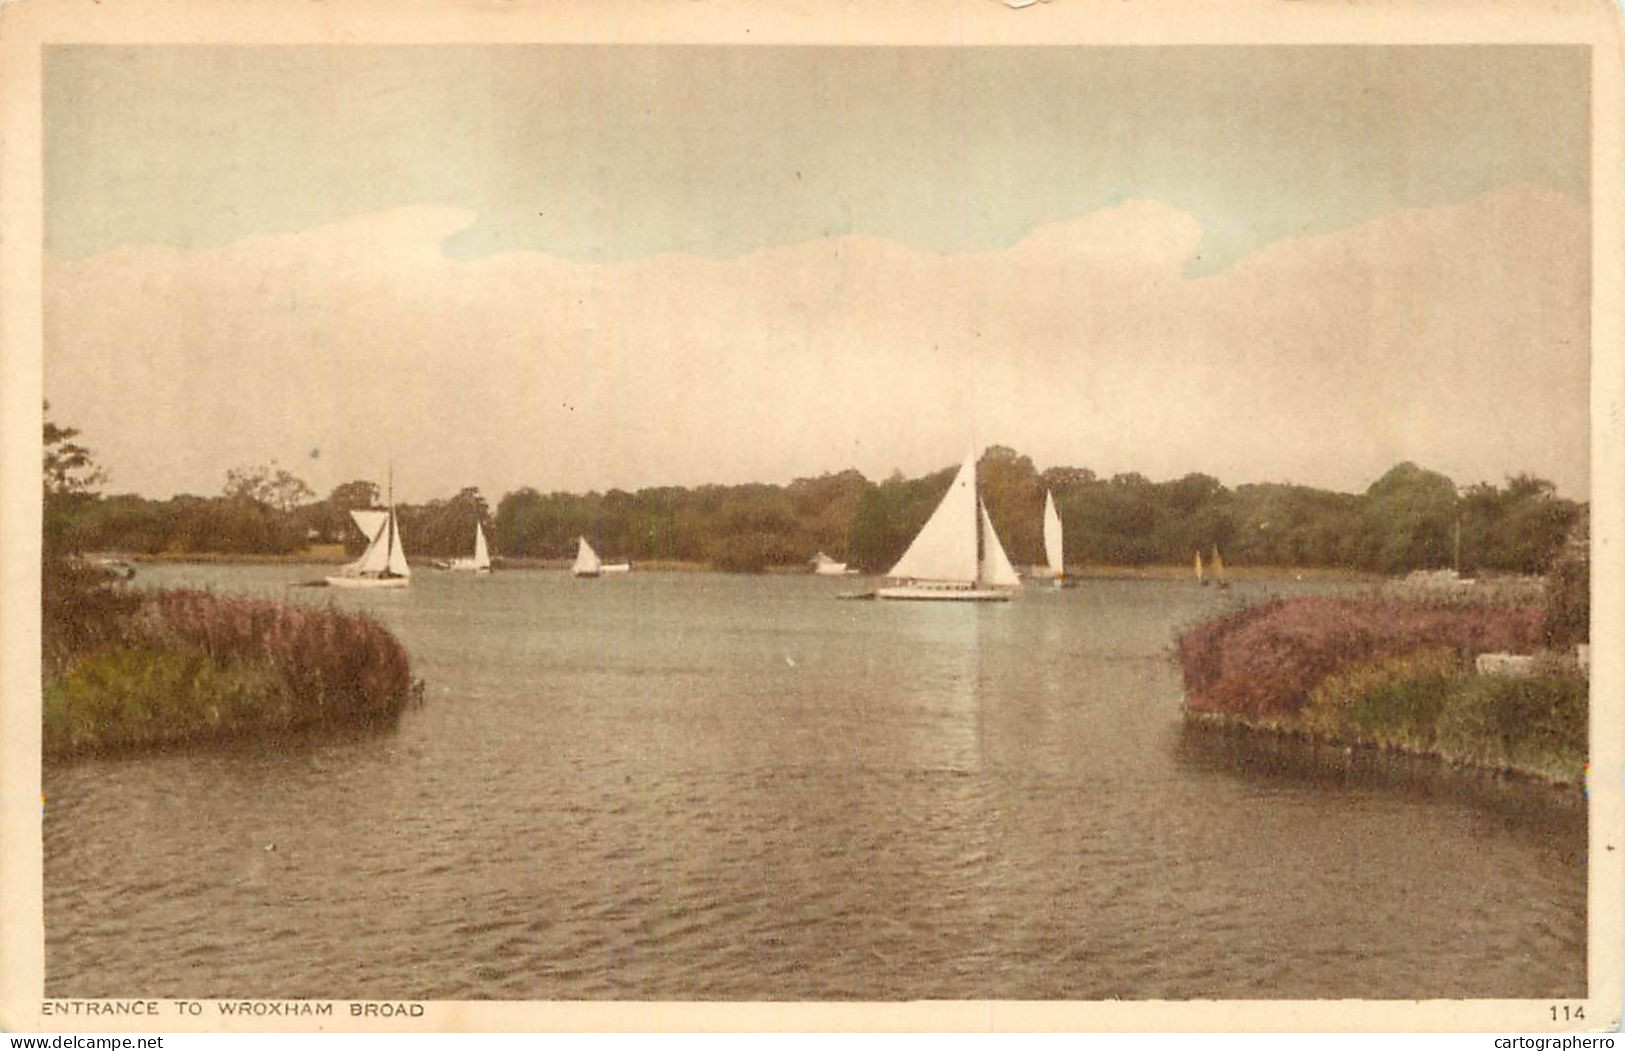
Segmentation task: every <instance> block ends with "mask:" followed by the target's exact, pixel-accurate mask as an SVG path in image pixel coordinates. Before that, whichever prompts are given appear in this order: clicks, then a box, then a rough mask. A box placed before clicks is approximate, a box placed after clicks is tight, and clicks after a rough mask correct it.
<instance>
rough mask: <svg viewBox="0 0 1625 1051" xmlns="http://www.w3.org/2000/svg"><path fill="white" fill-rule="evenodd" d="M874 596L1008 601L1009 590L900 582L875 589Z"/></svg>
mask: <svg viewBox="0 0 1625 1051" xmlns="http://www.w3.org/2000/svg"><path fill="white" fill-rule="evenodd" d="M875 598H887V599H897V600H903V601H912V602H1009V601H1010V592H1008V591H1005V590H1003V589H1001V588H944V587H926V586H922V585H919V584H900V585H897V586H895V587H889V588H877V589H875Z"/></svg>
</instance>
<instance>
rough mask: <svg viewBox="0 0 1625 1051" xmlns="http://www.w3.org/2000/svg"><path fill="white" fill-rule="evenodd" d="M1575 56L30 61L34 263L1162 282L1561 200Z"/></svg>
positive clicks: (1204, 51)
mask: <svg viewBox="0 0 1625 1051" xmlns="http://www.w3.org/2000/svg"><path fill="white" fill-rule="evenodd" d="M1587 63H1588V55H1587V52H1586V51H1585V50H1584V49H1581V48H1559V47H1553V48H1530V47H1515V48H1514V47H1395V48H1377V47H1345V48H1309V47H1303V48H1298V47H1284V48H1283V47H1174V48H1170V47H1161V48H971V49H937V48H841V49H828V48H741V47H733V48H709V47H665V48H660V47H615V48H603V47H592V48H589V47H551V46H546V47H544V46H538V47H395V48H387V47H349V48H345V47H251V48H243V47H193V48H182V47H139V48H127V47H58V48H53V49H52V50H51V52H50V54H49V58H48V65H47V77H46V96H45V114H46V121H45V127H46V132H47V199H48V210H47V218H48V231H47V245H48V248H49V249H50V251H52V252H53V253H56V254H58V255H63V256H80V255H85V254H92V253H96V252H100V251H104V250H106V249H109V248H114V247H118V246H121V245H166V246H174V247H183V248H191V247H204V246H212V245H218V244H222V243H227V242H230V241H232V240H235V239H237V238H240V237H242V236H244V235H246V234H253V233H264V232H285V231H294V230H300V229H306V228H309V227H312V226H317V225H322V224H326V223H330V222H333V221H335V220H339V219H342V218H345V217H347V216H352V215H356V214H359V213H364V212H372V211H378V210H383V209H388V208H394V207H399V206H402V205H411V204H423V203H431V204H450V205H457V206H461V207H467V208H470V209H473V210H475V211H477V212H478V213H479V217H480V218H479V221H478V222H477V223H476V224H475V226H474V227H473V228H472V229H470V230H468V231H466V232H464V233H461V234H458V235H457V236H456V237H454V238H452V239H451V240H450V241H449V242H448V244H447V245H446V251H447V253H448V254H449V255H451V256H453V257H457V258H475V257H480V256H483V255H487V254H490V253H492V252H498V251H508V250H514V249H535V250H540V251H543V252H546V253H549V254H553V255H558V256H561V257H564V258H568V259H573V260H583V261H605V260H617V259H627V258H635V257H638V256H642V255H647V254H651V253H660V252H670V251H680V252H687V253H693V254H698V255H704V256H713V257H729V256H734V255H738V254H741V253H744V252H749V251H752V250H754V249H758V248H761V247H764V246H771V245H784V244H791V243H797V242H802V241H807V240H810V239H814V238H818V237H821V236H828V235H838V234H846V233H861V234H875V235H880V236H885V237H888V238H892V239H895V240H898V241H901V242H903V243H905V244H907V245H910V246H913V247H917V248H922V249H925V250H928V251H936V252H963V251H985V250H997V249H1002V248H1007V247H1009V246H1010V245H1012V244H1014V243H1015V242H1017V241H1019V240H1020V239H1021V238H1022V237H1023V236H1024V235H1025V234H1026V233H1027V232H1028V231H1029V230H1031V229H1032V228H1033V227H1035V226H1037V225H1040V224H1043V223H1048V222H1054V221H1058V220H1065V219H1070V218H1074V217H1077V216H1080V215H1084V214H1087V213H1089V212H1092V211H1094V210H1096V209H1098V208H1101V207H1103V206H1107V205H1110V204H1113V203H1116V202H1119V201H1122V200H1125V199H1134V198H1151V199H1155V200H1159V201H1163V202H1166V203H1169V204H1172V205H1175V206H1176V207H1179V208H1181V209H1184V210H1185V211H1187V212H1189V213H1191V214H1192V215H1193V216H1195V217H1196V219H1197V220H1198V221H1199V222H1200V223H1201V225H1202V228H1203V230H1204V232H1205V240H1204V243H1203V248H1202V252H1201V257H1200V259H1198V260H1194V261H1193V263H1192V270H1193V272H1197V273H1200V272H1205V271H1207V270H1210V269H1217V268H1221V267H1223V266H1224V265H1227V264H1228V263H1229V262H1231V261H1233V260H1234V259H1235V258H1236V257H1238V256H1239V255H1241V254H1244V253H1246V252H1247V251H1250V250H1252V249H1254V248H1257V247H1259V246H1261V245H1264V244H1268V243H1269V242H1271V241H1274V240H1276V239H1278V238H1281V237H1284V236H1291V235H1294V234H1302V233H1318V232H1326V231H1329V230H1335V229H1339V228H1343V227H1346V226H1349V225H1352V224H1355V223H1358V222H1361V221H1364V220H1366V219H1370V218H1373V217H1375V216H1380V215H1383V214H1385V213H1387V212H1390V211H1393V210H1395V209H1398V208H1405V207H1416V206H1431V205H1436V204H1441V203H1449V202H1453V201H1458V200H1461V199H1464V198H1467V197H1470V196H1472V195H1474V194H1476V193H1480V192H1482V191H1484V190H1487V189H1492V188H1495V187H1498V186H1505V185H1512V184H1518V183H1534V184H1539V185H1543V186H1547V187H1550V188H1552V189H1555V190H1558V191H1560V192H1562V193H1565V194H1568V195H1570V196H1572V197H1574V198H1576V199H1577V200H1584V198H1585V196H1586V185H1587V184H1586V178H1587V163H1586V156H1587V149H1588V146H1587V121H1588V115H1587V111H1586V102H1585V100H1586V91H1585V84H1586V77H1587V75H1588V74H1587V68H1588V67H1587Z"/></svg>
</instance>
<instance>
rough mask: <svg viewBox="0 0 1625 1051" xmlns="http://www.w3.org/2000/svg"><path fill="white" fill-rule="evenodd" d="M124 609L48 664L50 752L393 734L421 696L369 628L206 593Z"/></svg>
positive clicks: (353, 619) (393, 645) (361, 621)
mask: <svg viewBox="0 0 1625 1051" xmlns="http://www.w3.org/2000/svg"><path fill="white" fill-rule="evenodd" d="M107 598H108V600H109V601H116V602H117V603H118V609H117V611H116V613H113V614H111V615H110V616H109V617H108V618H106V619H104V621H103V622H102V623H100V624H99V625H98V630H97V632H96V633H95V636H94V638H92V639H88V640H86V644H82V645H80V644H74V643H73V642H72V641H71V640H70V641H69V642H68V643H66V644H63V643H61V642H59V643H58V646H57V650H58V652H57V659H56V660H54V661H51V662H48V664H47V667H48V672H47V681H46V683H45V690H44V703H43V710H42V721H43V725H42V731H43V745H44V752H45V754H46V755H47V756H52V757H65V756H74V755H83V754H89V753H104V752H115V751H126V750H130V749H139V748H146V747H154V746H159V745H172V744H183V743H191V742H200V741H207V740H212V739H222V738H227V737H239V736H247V735H257V734H267V733H283V732H289V731H296V730H305V729H313V728H317V727H326V726H341V725H357V724H361V725H387V724H389V723H392V722H393V721H394V720H395V719H396V717H397V716H399V714H400V712H401V709H402V708H403V707H404V706H405V705H406V703H407V701H408V700H409V699H410V698H411V697H412V695H413V692H414V686H413V682H412V676H411V669H410V665H409V663H408V660H407V656H406V651H405V650H404V649H403V648H402V647H401V645H400V643H399V642H398V641H396V639H395V638H394V636H392V635H391V634H390V633H389V632H388V631H387V630H385V629H384V627H383V626H382V625H380V624H378V623H377V622H376V621H374V620H372V619H371V618H369V617H365V616H362V615H358V614H353V613H344V612H340V611H337V610H330V609H329V610H319V609H305V608H300V607H295V606H285V605H282V604H280V603H275V602H267V601H263V600H256V599H244V598H232V597H225V596H220V595H213V594H209V593H206V592H200V591H160V592H156V593H152V594H146V595H135V594H132V593H129V592H125V593H122V594H116V595H115V594H114V593H112V592H109V593H108V595H107Z"/></svg>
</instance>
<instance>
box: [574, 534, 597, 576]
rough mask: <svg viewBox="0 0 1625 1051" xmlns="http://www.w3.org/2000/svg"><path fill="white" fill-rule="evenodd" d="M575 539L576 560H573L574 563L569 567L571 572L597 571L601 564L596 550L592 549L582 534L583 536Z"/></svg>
mask: <svg viewBox="0 0 1625 1051" xmlns="http://www.w3.org/2000/svg"><path fill="white" fill-rule="evenodd" d="M576 541H577V543H576V561H575V565H573V566H571V567H570V570H571V572H574V573H596V572H598V567H599V566H600V564H601V563H600V562H599V561H598V552H596V551H594V550H593V549H592V545H590V544H588V543H587V538H586V537H584V536H583V537H577V538H576Z"/></svg>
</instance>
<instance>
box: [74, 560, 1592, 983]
mask: <svg viewBox="0 0 1625 1051" xmlns="http://www.w3.org/2000/svg"><path fill="white" fill-rule="evenodd" d="M316 575H319V573H318V569H317V568H316V567H309V566H194V565H163V566H143V567H142V568H141V573H140V577H139V579H138V583H139V584H142V585H152V586H158V585H165V586H182V585H184V586H200V587H209V588H213V589H215V590H218V591H222V592H232V593H241V594H250V595H257V596H262V597H275V598H279V599H283V600H288V601H298V602H315V603H322V604H325V603H328V602H333V603H335V604H338V605H341V606H344V607H347V608H364V609H367V610H369V611H371V612H372V613H374V614H375V615H376V616H377V617H378V618H379V619H380V620H381V621H383V622H384V623H385V624H386V625H388V626H389V627H390V628H391V629H392V630H393V631H394V632H395V633H396V634H397V635H398V636H399V637H400V639H401V640H402V641H403V642H404V643H405V645H406V647H407V649H408V651H409V652H410V654H411V657H412V662H413V673H414V674H415V675H417V676H419V677H422V678H423V679H424V680H425V681H426V682H427V691H426V696H425V700H424V703H423V704H422V705H420V706H418V707H415V708H413V709H410V710H409V711H407V712H406V714H405V715H404V716H403V717H402V720H401V722H400V724H399V726H398V727H397V728H396V729H394V730H392V731H388V732H383V733H369V734H349V735H343V736H338V737H334V736H327V737H312V738H308V739H303V740H299V741H297V742H292V743H288V744H285V745H267V744H266V743H264V742H258V743H244V744H241V745H233V746H229V747H224V748H213V749H204V750H194V751H179V752H166V753H163V754H158V755H151V756H141V757H130V758H118V759H92V760H84V761H78V762H73V763H66V764H59V765H49V766H47V767H46V770H45V774H44V788H45V920H46V947H47V961H46V963H47V977H46V993H47V995H50V996H76V997H77V996H109V997H114V996H136V995H141V996H169V997H190V998H204V997H222V998H227V997H258V998H283V997H314V998H356V999H373V998H415V999H481V998H499V999H598V998H615V999H645V1000H647V999H717V1000H748V999H864V1000H876V999H878V1000H892V999H916V998H941V999H982V998H994V999H1102V998H1129V999H1143V998H1169V999H1192V998H1248V999H1256V998H1325V997H1358V998H1404V999H1414V998H1434V997H1449V998H1463V997H1473V998H1477V997H1494V998H1501V997H1519V998H1522V997H1559V996H1569V997H1572V996H1579V995H1582V994H1583V993H1584V992H1585V955H1586V953H1585V949H1586V945H1585V939H1586V876H1585V860H1586V854H1585V847H1586V844H1585V821H1584V815H1583V811H1581V810H1580V809H1579V808H1578V807H1574V808H1570V810H1571V811H1572V812H1566V811H1565V810H1564V809H1563V808H1560V807H1559V808H1554V809H1552V810H1551V811H1550V812H1548V811H1546V810H1543V809H1539V808H1537V809H1535V810H1533V811H1529V812H1510V811H1508V810H1506V809H1504V808H1499V807H1495V806H1486V805H1482V803H1481V802H1480V801H1478V800H1475V799H1474V798H1472V797H1471V796H1470V795H1462V794H1459V793H1453V792H1431V791H1407V790H1398V789H1396V788H1394V787H1393V786H1390V785H1384V784H1370V783H1363V782H1361V781H1359V780H1354V781H1349V780H1344V779H1338V778H1323V777H1311V776H1294V775H1291V774H1287V773H1283V772H1280V771H1274V772H1272V771H1270V770H1266V769H1262V768H1258V767H1256V766H1254V765H1251V764H1248V763H1245V762H1239V763H1238V762H1231V761H1227V760H1226V758H1225V757H1224V756H1223V755H1222V754H1220V753H1217V752H1215V751H1214V750H1212V749H1211V748H1210V747H1209V746H1208V745H1207V744H1206V743H1204V742H1203V741H1201V740H1193V736H1194V735H1193V734H1192V733H1191V732H1189V731H1186V730H1184V728H1183V727H1182V723H1181V718H1180V703H1181V698H1180V680H1179V673H1178V669H1177V668H1176V667H1175V666H1174V664H1173V662H1172V661H1171V659H1170V654H1171V651H1172V645H1173V639H1174V637H1175V635H1176V633H1177V632H1178V631H1179V630H1180V629H1181V628H1182V627H1185V626H1188V625H1191V624H1194V623H1196V622H1198V621H1200V620H1202V619H1205V618H1206V617H1208V616H1210V615H1213V614H1214V613H1217V612H1219V611H1220V610H1222V609H1224V608H1226V607H1227V606H1228V605H1230V604H1233V603H1237V602H1241V601H1250V600H1255V599H1258V598H1261V597H1263V596H1264V595H1265V594H1269V593H1281V594H1291V593H1302V592H1306V591H1326V590H1331V589H1333V588H1335V587H1336V585H1327V584H1311V583H1301V582H1293V581H1286V580H1282V581H1275V582H1265V581H1244V582H1241V583H1238V584H1237V585H1236V586H1235V587H1234V588H1232V589H1231V590H1229V591H1228V592H1222V591H1218V590H1216V589H1211V588H1209V589H1202V588H1197V587H1195V586H1194V584H1192V583H1187V582H1184V581H1178V582H1175V581H1155V580H1085V581H1083V582H1082V584H1081V585H1080V586H1079V587H1078V588H1076V589H1074V590H1068V591H1056V590H1053V589H1049V588H1042V587H1036V586H1029V587H1028V588H1026V589H1025V591H1024V593H1023V594H1021V595H1020V596H1019V597H1018V598H1017V599H1016V600H1015V601H1012V602H1010V603H1000V604H992V605H981V604H958V603H946V604H937V603H884V602H838V601H835V595H836V593H837V592H839V591H842V590H847V589H850V588H852V587H854V586H857V585H856V584H855V582H854V579H853V578H848V579H845V580H843V579H840V578H827V577H814V576H810V575H809V576H765V577H748V576H728V575H722V574H710V573H640V572H639V573H632V574H628V575H625V576H618V577H606V578H603V579H599V580H595V581H580V580H575V579H574V578H572V577H570V576H569V575H568V574H567V573H563V572H549V571H528V570H527V571H510V572H498V573H496V574H493V575H491V576H490V577H484V578H482V577H475V576H472V575H466V574H457V573H443V572H435V571H432V570H427V569H424V570H419V571H417V572H416V574H415V576H414V580H413V585H412V587H411V588H410V589H407V590H404V591H397V592H337V591H330V590H304V589H290V588H289V587H288V586H287V585H288V584H289V583H291V582H293V581H297V580H301V579H306V578H310V577H312V576H316Z"/></svg>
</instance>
